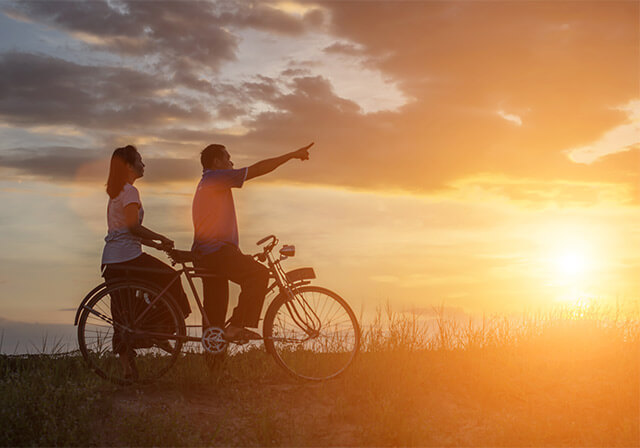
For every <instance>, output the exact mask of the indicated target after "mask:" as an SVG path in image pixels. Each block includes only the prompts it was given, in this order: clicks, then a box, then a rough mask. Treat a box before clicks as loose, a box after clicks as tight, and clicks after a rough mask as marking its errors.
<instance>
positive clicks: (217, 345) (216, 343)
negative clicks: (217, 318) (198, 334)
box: [202, 327, 227, 354]
mask: <svg viewBox="0 0 640 448" xmlns="http://www.w3.org/2000/svg"><path fill="white" fill-rule="evenodd" d="M202 346H203V347H204V349H205V350H206V351H208V352H209V353H213V354H218V353H222V352H224V350H225V349H226V348H227V341H225V339H224V330H222V328H219V327H209V328H207V329H206V330H204V331H203V332H202Z"/></svg>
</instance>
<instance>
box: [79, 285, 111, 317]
mask: <svg viewBox="0 0 640 448" xmlns="http://www.w3.org/2000/svg"><path fill="white" fill-rule="evenodd" d="M106 287H107V283H106V282H104V283H101V284H100V285H98V286H96V287H95V288H93V289H92V290H91V292H89V294H87V295H86V296H84V299H82V302H80V305H79V306H78V310H77V311H76V317H75V319H73V325H78V319H79V318H80V312H81V311H82V310H83V308H84V306H85V304H86V303H87V302H88V301H89V300H91V298H92V297H93V296H94V295H96V294H97V293H99V292H100V291H102V290H103V289H104V288H106Z"/></svg>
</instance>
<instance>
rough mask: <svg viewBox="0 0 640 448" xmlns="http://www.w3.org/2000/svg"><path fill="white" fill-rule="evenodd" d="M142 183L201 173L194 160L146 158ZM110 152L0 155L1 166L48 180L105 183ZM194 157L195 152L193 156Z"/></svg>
mask: <svg viewBox="0 0 640 448" xmlns="http://www.w3.org/2000/svg"><path fill="white" fill-rule="evenodd" d="M139 150H140V152H141V153H142V156H143V160H144V163H145V165H146V169H145V176H144V180H145V181H148V182H154V183H158V182H173V181H185V180H195V179H197V178H198V177H199V176H200V174H201V171H202V167H201V166H200V161H199V159H198V158H197V157H195V155H194V157H193V158H192V159H176V158H162V157H147V156H145V151H144V149H143V148H139ZM111 152H112V150H98V149H95V148H76V147H41V148H12V149H9V150H4V151H2V152H0V167H4V168H12V169H15V170H17V171H18V172H19V173H21V174H26V175H30V176H37V177H40V178H44V179H48V180H51V181H58V182H60V181H63V182H69V181H86V182H99V183H103V182H106V179H107V173H108V171H109V158H110V157H111ZM194 154H197V153H194Z"/></svg>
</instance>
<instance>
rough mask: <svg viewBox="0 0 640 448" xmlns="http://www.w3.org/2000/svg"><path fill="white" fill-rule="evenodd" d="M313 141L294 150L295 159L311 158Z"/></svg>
mask: <svg viewBox="0 0 640 448" xmlns="http://www.w3.org/2000/svg"><path fill="white" fill-rule="evenodd" d="M313 143H314V142H311V143H309V144H308V145H307V146H304V147H302V148H300V149H297V150H296V151H294V152H293V158H294V159H300V160H309V148H311V147H312V146H313Z"/></svg>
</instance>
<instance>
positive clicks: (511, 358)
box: [0, 308, 640, 447]
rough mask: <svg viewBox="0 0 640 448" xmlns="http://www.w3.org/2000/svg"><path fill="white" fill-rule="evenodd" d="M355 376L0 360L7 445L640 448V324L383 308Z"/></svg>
mask: <svg viewBox="0 0 640 448" xmlns="http://www.w3.org/2000/svg"><path fill="white" fill-rule="evenodd" d="M363 339H364V347H363V349H364V350H363V352H362V353H361V354H360V355H359V356H358V358H357V359H356V362H355V363H354V365H353V366H352V367H351V368H350V370H348V371H347V372H346V374H345V375H343V376H342V377H340V378H338V379H336V380H332V381H328V382H324V383H316V384H310V383H304V382H299V381H296V380H295V379H292V378H289V377H288V376H287V375H286V374H285V373H284V372H283V371H281V370H280V369H279V368H278V366H277V365H276V364H275V363H274V362H273V360H272V359H271V358H270V357H269V356H268V355H266V354H265V353H264V351H263V350H259V349H257V350H252V351H248V352H246V353H243V354H241V355H237V356H233V357H229V358H227V359H226V360H225V361H224V362H223V363H222V364H221V365H218V366H216V367H215V368H213V369H212V368H211V367H210V366H209V365H208V364H207V363H206V362H205V360H204V358H203V356H202V355H199V354H191V355H185V357H184V358H183V359H181V360H180V361H179V362H178V364H177V365H176V366H175V368H174V369H173V370H172V371H170V372H169V374H167V375H166V376H165V377H164V378H162V379H161V380H160V381H158V382H157V383H155V384H152V385H149V386H144V387H116V386H112V385H110V384H108V383H105V382H104V381H103V380H101V379H100V378H98V377H97V376H95V375H93V374H92V373H91V372H89V371H88V370H87V369H86V367H85V366H84V364H83V361H82V359H81V357H79V356H74V355H67V356H59V357H51V356H31V357H24V358H19V357H3V358H1V359H0V375H1V376H0V425H1V427H0V444H1V445H3V446H24V445H40V446H52V445H66V446H70V445H82V446H86V445H98V446H104V445H119V446H124V445H127V446H201V445H218V446H399V445H400V446H513V447H515V446H518V447H521V446H575V447H584V446H603V447H604V446H607V447H609V446H638V445H640V411H639V406H640V389H639V385H640V321H639V320H638V318H637V314H636V315H635V316H633V317H629V316H626V317H620V315H616V314H615V313H609V312H605V311H603V310H597V309H591V308H581V309H573V310H571V309H564V310H558V311H556V312H554V313H549V314H547V315H530V316H524V317H522V319H519V320H515V319H506V318H499V317H493V318H487V319H484V320H483V321H480V322H471V323H469V324H468V325H467V324H461V323H460V322H459V321H455V320H452V319H448V318H447V317H446V316H445V314H444V312H440V313H436V315H435V317H434V318H433V319H432V320H431V321H429V322H428V324H426V325H425V324H424V323H423V322H421V321H420V320H419V319H417V318H416V317H413V316H411V315H405V314H394V313H393V312H391V311H386V312H381V313H379V315H378V317H377V318H376V319H375V320H374V321H373V322H372V323H370V324H369V325H366V326H365V328H364V330H363Z"/></svg>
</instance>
